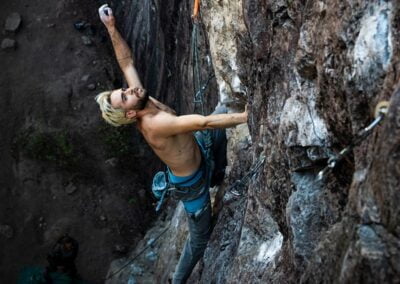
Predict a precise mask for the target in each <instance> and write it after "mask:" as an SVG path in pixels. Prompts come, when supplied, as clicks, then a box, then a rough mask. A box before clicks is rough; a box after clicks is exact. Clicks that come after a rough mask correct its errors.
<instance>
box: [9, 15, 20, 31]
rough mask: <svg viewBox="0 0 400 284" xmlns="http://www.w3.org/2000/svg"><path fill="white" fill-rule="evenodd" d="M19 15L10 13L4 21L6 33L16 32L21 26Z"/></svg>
mask: <svg viewBox="0 0 400 284" xmlns="http://www.w3.org/2000/svg"><path fill="white" fill-rule="evenodd" d="M21 21H22V19H21V15H20V14H18V13H12V14H11V15H9V16H8V18H7V20H6V25H5V30H6V31H8V32H16V31H17V30H18V28H19V27H20V25H21Z"/></svg>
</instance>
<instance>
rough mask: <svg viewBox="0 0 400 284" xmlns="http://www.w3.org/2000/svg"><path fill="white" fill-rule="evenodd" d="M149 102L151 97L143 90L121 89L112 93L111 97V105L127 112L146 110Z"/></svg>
mask: <svg viewBox="0 0 400 284" xmlns="http://www.w3.org/2000/svg"><path fill="white" fill-rule="evenodd" d="M148 100H149V95H148V94H147V92H146V90H144V89H142V88H127V89H125V88H121V89H117V90H114V91H112V93H111V95H110V101H111V105H112V106H113V107H114V108H117V109H118V108H119V109H123V110H124V111H126V112H128V111H130V110H134V111H137V110H142V109H144V108H145V106H146V103H147V101H148Z"/></svg>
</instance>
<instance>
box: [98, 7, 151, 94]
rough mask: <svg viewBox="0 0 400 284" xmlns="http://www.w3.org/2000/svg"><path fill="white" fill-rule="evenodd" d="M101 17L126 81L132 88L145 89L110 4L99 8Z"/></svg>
mask: <svg viewBox="0 0 400 284" xmlns="http://www.w3.org/2000/svg"><path fill="white" fill-rule="evenodd" d="M99 16H100V19H101V21H102V22H103V24H104V25H105V26H106V28H107V31H108V34H109V35H110V38H111V42H112V45H113V48H114V52H115V56H116V58H117V61H118V64H119V67H120V68H121V70H122V72H123V73H124V76H125V79H126V81H127V83H128V85H129V87H131V88H135V87H139V88H143V86H142V83H141V82H140V79H139V75H138V73H137V71H136V68H135V67H134V65H133V58H132V53H131V50H130V48H129V46H128V44H127V43H126V41H125V40H124V39H123V38H122V36H121V34H120V33H119V31H118V30H117V28H116V26H115V18H114V15H113V12H112V10H111V8H110V7H108V4H104V5H103V6H101V7H100V8H99Z"/></svg>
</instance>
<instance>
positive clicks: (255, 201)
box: [135, 0, 400, 283]
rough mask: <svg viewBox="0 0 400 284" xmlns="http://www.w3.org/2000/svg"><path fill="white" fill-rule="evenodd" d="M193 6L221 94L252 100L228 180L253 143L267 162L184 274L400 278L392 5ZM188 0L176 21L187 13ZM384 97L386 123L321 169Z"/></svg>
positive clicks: (214, 278) (163, 270)
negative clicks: (328, 168) (327, 169)
mask: <svg viewBox="0 0 400 284" xmlns="http://www.w3.org/2000/svg"><path fill="white" fill-rule="evenodd" d="M178 2H179V1H175V5H177V4H176V3H178ZM179 3H180V2H179ZM154 5H155V6H157V4H154ZM180 5H184V4H180ZM185 5H186V4H185ZM175 8H177V7H175ZM201 8H202V10H201V11H202V20H203V23H204V26H205V29H206V34H207V37H208V40H209V42H210V44H209V48H210V54H211V58H212V62H213V66H214V71H215V75H216V78H217V82H218V88H219V94H220V100H222V101H225V102H228V103H232V102H239V106H240V102H246V101H248V102H250V117H249V128H250V135H251V138H250V139H248V141H250V142H251V145H250V146H248V147H247V148H242V151H239V149H240V145H239V144H240V143H239V142H238V141H243V139H242V138H243V137H242V138H241V137H240V136H239V137H238V138H236V139H232V141H237V142H234V145H233V146H232V147H231V152H230V157H231V158H230V161H231V164H230V169H231V171H230V176H229V177H228V178H227V182H228V183H230V184H231V183H233V181H235V180H236V179H238V178H239V177H240V176H241V175H243V174H244V173H245V172H246V170H247V169H248V167H249V165H250V164H252V163H253V162H254V161H256V160H257V158H258V157H259V156H260V155H261V154H263V155H265V156H266V161H265V163H264V165H263V167H262V169H261V170H260V173H259V174H258V175H257V176H256V178H255V179H253V180H252V181H251V182H250V184H249V186H248V187H247V188H246V190H245V194H244V196H242V197H240V198H238V199H233V200H232V198H231V197H229V193H228V192H227V193H225V197H224V198H221V199H220V200H221V201H220V204H219V205H220V206H219V207H220V208H221V209H220V211H219V215H218V216H217V222H216V226H215V229H214V231H213V234H212V237H211V241H210V243H209V247H208V248H207V250H206V252H205V256H204V260H203V263H201V264H200V265H199V267H198V268H197V269H196V270H195V271H194V272H193V274H192V277H191V279H190V282H191V283H197V282H198V283H236V282H237V283H299V282H301V283H332V282H337V283H364V282H365V283H397V282H399V281H400V269H399V265H398V263H399V260H400V250H399V249H400V245H399V243H400V240H399V234H400V227H399V224H400V222H399V221H400V220H399V218H400V212H399V208H398V206H396V201H397V200H398V199H399V191H398V188H399V186H400V180H399V179H400V168H399V165H400V164H399V162H398V161H399V155H400V148H399V145H400V143H399V142H400V141H399V137H400V133H399V129H400V122H399V121H400V120H399V116H400V106H399V105H400V92H399V91H396V92H394V91H395V90H396V84H397V82H398V81H399V75H398V72H397V71H396V70H397V69H398V68H399V64H400V46H399V37H400V35H399V32H398V31H399V28H400V6H399V3H398V2H396V1H361V0H359V1H357V0H352V1H306V2H305V1H296V0H295V1H254V0H242V1H224V0H222V1H211V0H204V1H202V2H201ZM168 11H169V10H168ZM185 12H186V13H189V12H188V10H187V9H186V10H185V9H183V10H182V9H181V10H179V14H175V15H176V16H177V17H176V18H174V19H173V21H175V22H182V21H189V20H188V18H187V16H188V15H183V13H185ZM138 13H139V10H138ZM140 14H144V13H143V11H140ZM167 14H168V13H167ZM162 17H164V16H161V18H162ZM184 17H186V18H184ZM183 18H184V19H185V20H182V19H183ZM163 19H166V18H165V17H164V18H163ZM165 25H167V26H168V25H169V24H165ZM152 26H154V25H152ZM156 26H157V25H156ZM178 26H179V25H178ZM189 27H190V25H189V24H187V25H185V26H182V30H181V34H185V33H186V34H187V33H188V32H187V31H186V30H185V29H184V28H189ZM135 29H140V28H139V27H135ZM175 31H177V30H176V29H175ZM160 34H161V35H163V33H158V34H157V35H153V36H154V37H156V36H160ZM187 45H188V42H187ZM171 48H173V49H174V50H176V49H178V47H177V46H172V47H171ZM180 48H182V50H181V51H182V52H187V50H185V47H182V46H180ZM166 50H168V49H166ZM184 54H186V53H184ZM183 56H185V55H183ZM161 57H162V56H161ZM159 62H161V61H159ZM178 70H181V71H182V69H177V71H176V72H173V73H174V74H176V73H178ZM164 73H165V70H164ZM166 74H168V72H166ZM181 74H182V76H184V74H185V72H183V73H181ZM164 75H165V74H164ZM159 76H161V75H159ZM167 99H168V100H170V99H171V98H167ZM383 99H385V100H391V107H390V109H389V113H388V116H387V118H386V120H385V121H384V122H383V123H382V125H381V126H378V127H377V128H376V129H375V130H374V132H373V133H372V135H371V136H369V137H368V138H367V139H365V140H364V141H363V142H362V144H361V145H360V146H358V147H357V148H355V149H354V151H353V152H352V153H351V155H349V156H348V157H347V158H346V159H345V160H343V161H342V162H341V163H340V164H339V165H338V167H337V168H335V170H334V171H333V172H332V173H330V174H329V175H327V176H326V177H325V179H324V180H323V181H317V179H316V177H317V174H318V172H319V170H320V169H321V165H325V164H326V159H327V158H329V157H330V156H332V155H333V153H337V152H339V151H340V150H341V149H343V148H344V147H345V146H346V145H348V144H349V143H350V142H351V140H352V139H353V137H354V136H355V135H356V133H357V132H358V131H359V130H360V129H361V128H362V127H364V126H365V125H367V124H368V123H369V122H370V121H372V119H373V116H372V115H371V113H372V112H373V110H374V107H375V105H376V104H377V102H379V101H380V100H383ZM237 106H238V104H235V105H234V106H233V108H235V107H237ZM232 133H234V132H232ZM244 149H245V151H243V150H244ZM181 234H182V232H181V231H180V230H177V236H180V237H179V238H181V236H182V235H181ZM169 239H171V238H170V237H168V238H165V239H164V240H163V241H162V242H164V243H165V242H166V243H168V242H169ZM172 239H173V240H174V242H173V243H171V247H173V248H178V246H176V245H175V238H172ZM164 245H165V244H164ZM164 252H165V251H164ZM178 252H179V250H178V251H173V252H171V255H168V256H165V255H160V256H159V257H160V258H159V260H158V261H157V263H158V266H157V270H154V271H155V275H154V278H153V279H158V280H160V281H161V282H163V281H164V280H165V279H166V276H165V275H171V271H170V269H172V267H173V266H172V265H171V264H168V265H166V264H165V263H166V262H165V261H163V260H161V259H162V258H164V259H167V258H168V257H170V258H173V259H176V256H175V255H174V254H176V253H178ZM160 263H164V265H161V266H160V265H159V264H160Z"/></svg>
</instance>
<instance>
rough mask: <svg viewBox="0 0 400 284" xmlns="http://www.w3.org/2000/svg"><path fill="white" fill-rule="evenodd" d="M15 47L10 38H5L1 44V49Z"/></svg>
mask: <svg viewBox="0 0 400 284" xmlns="http://www.w3.org/2000/svg"><path fill="white" fill-rule="evenodd" d="M16 47H17V42H16V41H15V40H13V39H10V38H5V39H3V41H2V42H1V49H15V48H16Z"/></svg>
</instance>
